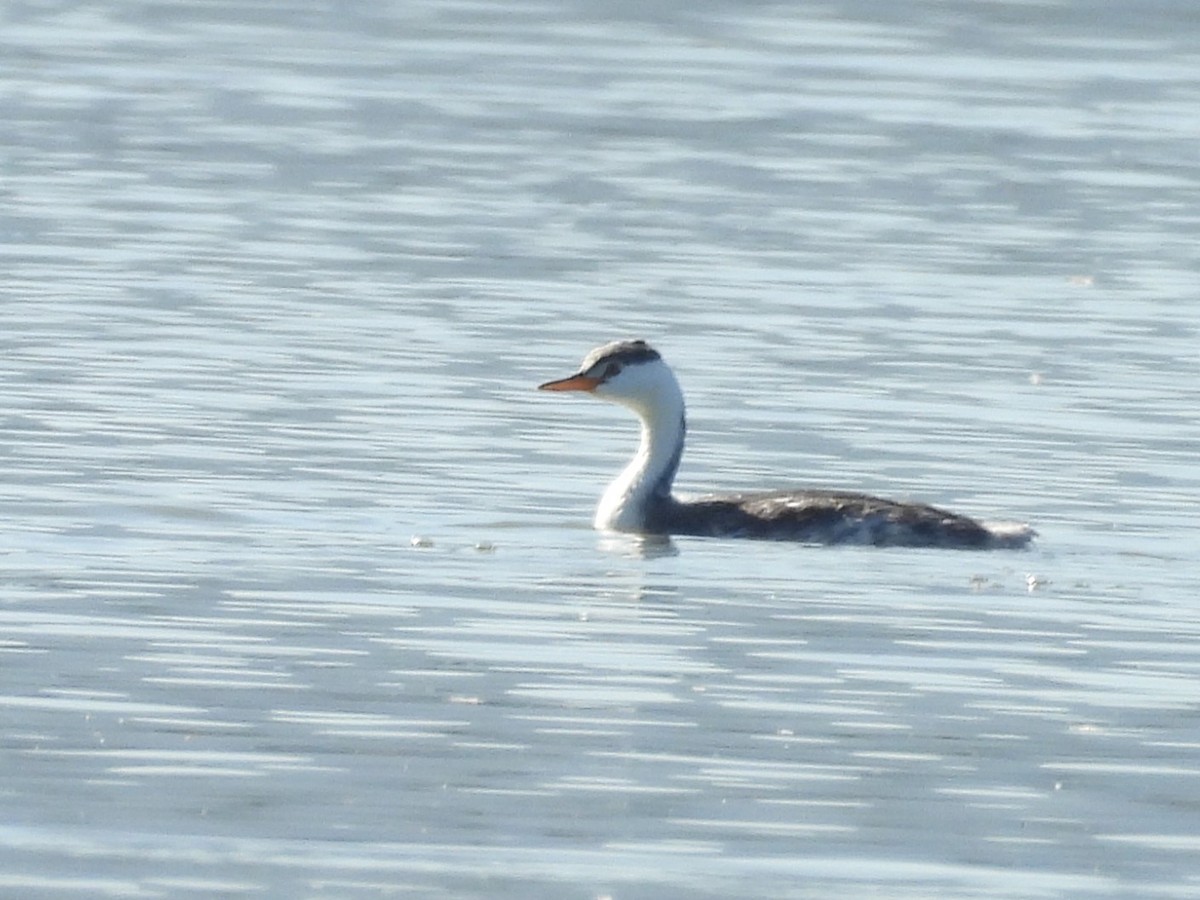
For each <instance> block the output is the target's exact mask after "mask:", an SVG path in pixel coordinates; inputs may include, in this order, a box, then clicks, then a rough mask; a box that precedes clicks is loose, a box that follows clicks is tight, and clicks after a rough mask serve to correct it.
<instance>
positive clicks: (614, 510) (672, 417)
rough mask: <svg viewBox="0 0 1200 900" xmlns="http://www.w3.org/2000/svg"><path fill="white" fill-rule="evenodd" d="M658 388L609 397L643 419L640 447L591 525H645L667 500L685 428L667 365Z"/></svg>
mask: <svg viewBox="0 0 1200 900" xmlns="http://www.w3.org/2000/svg"><path fill="white" fill-rule="evenodd" d="M656 375H657V377H656V378H655V381H656V384H655V389H654V390H653V391H651V392H648V393H646V394H640V395H639V396H633V397H621V396H612V397H606V398H605V399H611V400H613V401H615V402H617V403H620V404H622V405H623V406H628V407H629V408H630V409H632V410H633V411H634V412H635V413H637V416H638V418H639V419H641V420H642V437H641V443H640V444H639V445H638V449H637V453H635V454H634V456H633V459H632V460H630V462H629V465H627V466H626V467H625V470H624V471H623V472H621V474H620V475H618V476H617V477H616V479H615V480H614V481H613V483H612V484H610V485H609V486H608V489H607V490H606V491H605V492H604V496H603V497H601V498H600V505H599V506H598V507H597V508H596V518H595V520H594V521H593V525H594V526H595V527H596V528H599V529H602V530H607V531H643V530H645V529H646V525H647V515H648V513H649V511H650V509H651V507H652V506H653V505H655V504H656V503H664V504H666V503H669V502H670V497H671V483H672V482H673V481H674V480H675V472H676V470H677V469H678V468H679V460H680V457H682V456H683V440H684V435H685V433H686V431H687V424H686V419H685V410H684V404H683V392H682V391H681V390H680V389H679V383H678V382H677V381H676V380H675V377H674V375H672V374H671V371H670V369H667V368H666V367H665V366H663V367H662V368H661V370H659V372H657V373H656Z"/></svg>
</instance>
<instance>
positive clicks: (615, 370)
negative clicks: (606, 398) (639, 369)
mask: <svg viewBox="0 0 1200 900" xmlns="http://www.w3.org/2000/svg"><path fill="white" fill-rule="evenodd" d="M620 374H621V367H620V366H619V365H617V364H616V363H609V364H608V368H607V369H605V370H604V377H605V378H612V377H613V376H614V375H620Z"/></svg>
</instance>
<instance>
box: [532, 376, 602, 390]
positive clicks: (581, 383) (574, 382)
mask: <svg viewBox="0 0 1200 900" xmlns="http://www.w3.org/2000/svg"><path fill="white" fill-rule="evenodd" d="M599 383H600V379H599V378H590V377H588V376H587V375H572V376H570V377H569V378H560V379H558V380H557V381H547V382H546V383H545V384H539V385H538V390H539V391H594V390H595V389H596V385H598V384H599Z"/></svg>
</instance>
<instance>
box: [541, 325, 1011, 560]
mask: <svg viewBox="0 0 1200 900" xmlns="http://www.w3.org/2000/svg"><path fill="white" fill-rule="evenodd" d="M538 389H539V390H543V391H582V392H585V393H588V394H591V395H592V396H593V397H598V398H599V399H601V400H607V401H609V402H612V403H619V404H620V405H622V406H625V407H628V408H629V409H631V410H633V412H634V413H636V414H637V416H638V418H639V419H641V423H642V435H641V443H640V444H639V446H638V449H637V452H636V453H635V454H634V457H633V459H632V460H631V461H630V463H629V465H627V466H626V467H625V470H624V471H622V472H621V474H620V475H618V476H617V478H616V479H615V480H614V481H613V482H612V484H610V485H609V486H608V489H607V490H606V491H605V492H604V495H603V497H602V498H601V499H600V505H599V506H598V507H597V509H596V517H595V519H594V521H593V524H594V526H595V527H596V528H597V529H600V530H604V531H624V532H634V533H641V534H659V535H668V534H679V535H703V536H709V537H745V538H763V539H773V540H789V541H803V542H809V543H822V544H872V545H876V546H903V547H956V548H971V549H990V548H1015V547H1023V546H1025V545H1026V544H1028V543H1029V541H1030V540H1031V539H1032V537H1033V536H1034V533H1035V532H1034V531H1033V529H1032V528H1030V527H1029V526H1028V525H1023V524H1018V523H1007V522H1001V523H986V522H979V521H976V520H975V519H972V518H969V517H967V516H964V515H960V514H958V513H953V512H948V511H946V510H944V509H938V508H937V507H935V506H928V505H926V504H923V503H907V502H899V501H895V500H886V499H884V498H881V497H872V496H870V495H867V494H857V493H851V492H843V491H826V490H811V489H800V490H783V491H763V492H757V493H734V494H710V495H705V496H700V497H696V498H693V499H683V498H680V497H676V496H675V495H674V494H673V493H672V492H671V485H672V483H673V482H674V480H675V473H676V472H677V471H678V470H679V462H680V460H681V459H682V458H683V443H684V436H685V435H686V433H687V417H686V412H685V409H684V402H683V391H682V389H681V388H680V387H679V382H678V381H677V380H676V378H675V373H674V372H673V371H671V367H670V366H668V365H667V363H666V362H665V361H664V360H663V358H662V356H660V355H659V353H658V351H657V350H655V349H654V348H653V347H651V346H650V345H649V344H647V343H646V342H645V341H642V340H634V341H614V342H613V343H610V344H605V345H604V346H602V347H597V348H596V349H595V350H593V351H592V352H591V353H589V354H588V355H587V356H586V357H584V360H583V363H582V364H581V365H580V367H579V371H578V372H576V373H575V374H574V375H568V376H567V377H566V378H559V379H557V380H555V381H547V382H546V383H545V384H542V385H539V386H538Z"/></svg>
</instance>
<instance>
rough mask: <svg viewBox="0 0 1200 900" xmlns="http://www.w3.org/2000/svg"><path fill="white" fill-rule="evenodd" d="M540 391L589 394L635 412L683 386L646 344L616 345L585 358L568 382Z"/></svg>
mask: <svg viewBox="0 0 1200 900" xmlns="http://www.w3.org/2000/svg"><path fill="white" fill-rule="evenodd" d="M538 390H540V391H586V392H587V393H589V394H592V395H593V396H596V397H599V398H600V399H601V400H608V401H610V402H612V403H620V404H621V405H622V406H628V407H631V408H632V409H634V410H639V411H641V410H645V409H647V408H649V407H653V406H655V405H657V403H658V401H659V399H660V398H663V397H664V396H665V395H671V396H672V397H673V396H674V395H675V394H677V393H678V391H679V386H678V384H677V383H676V381H675V376H674V375H673V374H672V373H671V369H670V368H669V367H668V366H667V364H666V363H665V362H663V359H662V357H661V356H659V355H658V351H657V350H655V349H654V348H653V347H651V346H650V345H649V344H647V343H646V342H645V341H641V340H638V341H614V342H613V343H611V344H605V345H604V346H603V347H597V348H596V349H595V350H593V351H592V352H591V353H589V354H588V355H587V356H585V357H584V359H583V362H582V363H581V364H580V366H579V371H578V372H576V373H575V374H574V375H568V376H567V377H566V378H559V379H557V380H555V381H547V382H546V383H545V384H542V385H538Z"/></svg>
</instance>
